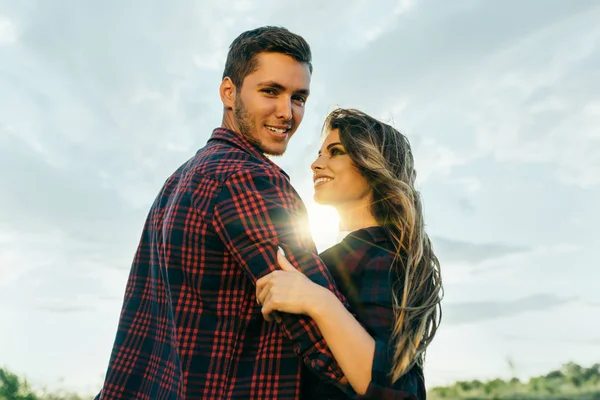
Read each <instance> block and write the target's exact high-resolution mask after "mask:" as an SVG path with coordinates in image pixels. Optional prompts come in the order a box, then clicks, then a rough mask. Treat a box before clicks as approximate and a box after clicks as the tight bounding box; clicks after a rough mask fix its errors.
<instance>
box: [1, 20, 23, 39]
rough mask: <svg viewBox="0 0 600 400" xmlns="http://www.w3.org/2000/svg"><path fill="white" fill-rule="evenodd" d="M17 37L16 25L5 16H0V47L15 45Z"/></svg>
mask: <svg viewBox="0 0 600 400" xmlns="http://www.w3.org/2000/svg"><path fill="white" fill-rule="evenodd" d="M18 36H19V33H18V29H17V26H16V24H15V23H14V22H13V21H12V20H11V19H10V18H8V17H7V16H6V15H2V14H0V46H8V45H11V44H14V43H16V42H17V39H18Z"/></svg>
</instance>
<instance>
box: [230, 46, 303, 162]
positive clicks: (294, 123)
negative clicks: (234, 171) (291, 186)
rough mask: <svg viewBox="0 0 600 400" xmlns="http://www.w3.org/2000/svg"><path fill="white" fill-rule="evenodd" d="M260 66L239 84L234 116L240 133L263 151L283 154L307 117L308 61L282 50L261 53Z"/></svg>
mask: <svg viewBox="0 0 600 400" xmlns="http://www.w3.org/2000/svg"><path fill="white" fill-rule="evenodd" d="M257 61H258V69H257V70H256V71H254V72H252V73H251V74H249V75H247V76H246V77H245V78H244V82H243V84H242V87H241V88H237V91H236V96H235V105H234V109H233V117H234V121H235V124H236V125H237V128H238V129H239V131H240V133H241V134H242V135H243V136H244V137H245V138H246V139H247V140H248V141H249V142H250V143H252V144H253V145H254V146H256V147H257V148H258V149H259V150H260V151H261V152H263V153H265V154H269V155H274V156H279V155H282V154H283V153H284V152H285V150H286V148H287V144H288V141H289V140H290V138H291V137H292V135H293V134H294V132H296V129H298V126H299V125H300V122H302V118H303V117H304V106H305V103H306V100H307V98H308V95H309V89H310V70H309V68H308V65H306V64H305V63H300V62H298V61H296V60H294V59H293V58H292V57H290V56H287V55H284V54H280V53H260V54H258V56H257Z"/></svg>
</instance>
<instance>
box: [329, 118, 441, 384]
mask: <svg viewBox="0 0 600 400" xmlns="http://www.w3.org/2000/svg"><path fill="white" fill-rule="evenodd" d="M323 128H324V130H325V132H328V131H331V130H333V129H338V130H339V135H340V141H341V143H342V145H343V146H344V147H345V149H346V152H347V153H348V155H349V156H350V158H351V160H352V162H353V164H354V165H355V166H356V167H357V168H358V170H359V171H360V172H361V173H362V174H363V176H364V177H365V178H366V179H367V181H368V182H369V185H370V186H371V189H372V196H373V198H372V200H373V201H372V206H371V212H372V213H373V216H374V217H375V218H376V220H377V222H378V223H379V224H380V225H381V226H382V227H383V228H384V229H385V230H386V232H387V234H388V235H389V237H390V238H391V240H392V242H393V244H394V247H395V250H396V254H395V259H394V261H395V262H394V263H393V264H392V266H391V271H390V273H392V276H393V277H395V279H394V286H393V290H392V293H393V304H394V313H395V323H394V327H393V331H392V340H394V341H395V350H394V358H393V363H392V365H393V366H392V370H391V371H390V374H391V377H392V381H394V382H395V381H396V380H397V379H398V378H400V377H401V376H402V375H404V374H405V373H406V372H408V371H409V370H410V369H411V368H412V367H413V365H415V364H417V365H419V366H420V367H421V368H423V364H424V361H425V350H426V349H427V346H428V345H429V343H430V342H431V340H432V339H433V337H434V335H435V333H436V331H437V328H438V326H439V324H440V321H441V315H442V314H441V299H442V282H441V274H440V263H439V261H438V259H437V257H436V256H435V254H434V252H433V249H432V246H431V242H430V240H429V237H428V236H427V234H426V232H425V224H424V222H423V211H422V206H421V198H420V194H419V192H418V191H417V190H416V189H415V178H416V172H415V169H414V160H413V155H412V151H411V147H410V143H409V141H408V139H407V138H406V137H405V136H404V135H403V134H401V133H400V132H398V131H397V130H396V129H394V128H392V127H391V126H390V125H387V124H385V123H383V122H381V121H378V120H377V119H375V118H373V117H371V116H369V115H367V114H365V113H363V112H361V111H358V110H354V109H336V110H334V111H333V112H331V113H330V114H329V115H328V117H327V118H326V120H325V123H324V126H323Z"/></svg>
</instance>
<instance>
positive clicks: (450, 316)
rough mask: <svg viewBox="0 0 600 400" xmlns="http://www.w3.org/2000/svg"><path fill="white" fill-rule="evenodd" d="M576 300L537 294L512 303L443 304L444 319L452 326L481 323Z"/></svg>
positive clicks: (546, 308)
mask: <svg viewBox="0 0 600 400" xmlns="http://www.w3.org/2000/svg"><path fill="white" fill-rule="evenodd" d="M574 300H576V298H574V297H560V296H557V295H554V294H548V293H543V294H535V295H530V296H526V297H522V298H519V299H516V300H512V301H479V302H464V303H450V304H442V307H443V319H444V322H445V323H448V324H451V325H458V324H467V323H474V322H481V321H485V320H488V319H496V318H502V317H508V316H513V315H516V314H521V313H525V312H529V311H541V310H548V309H552V308H555V307H557V306H560V305H562V304H565V303H568V302H571V301H574Z"/></svg>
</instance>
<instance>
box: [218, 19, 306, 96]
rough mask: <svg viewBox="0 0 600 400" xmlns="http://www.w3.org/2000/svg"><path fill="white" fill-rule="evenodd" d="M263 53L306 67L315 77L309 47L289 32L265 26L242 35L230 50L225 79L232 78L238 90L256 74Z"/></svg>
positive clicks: (301, 39) (280, 28)
mask: <svg viewBox="0 0 600 400" xmlns="http://www.w3.org/2000/svg"><path fill="white" fill-rule="evenodd" d="M260 53H281V54H285V55H288V56H290V57H292V58H293V59H295V60H296V61H298V62H301V63H306V64H307V65H308V68H309V71H310V73H311V74H312V64H311V61H312V55H311V52H310V46H309V45H308V43H307V42H306V40H304V38H302V37H301V36H299V35H297V34H295V33H292V32H290V31H289V30H287V29H286V28H282V27H276V26H264V27H261V28H256V29H252V30H249V31H246V32H243V33H241V34H240V35H239V36H238V37H237V38H235V40H234V41H233V42H232V43H231V45H230V46H229V53H228V54H227V61H226V62H225V70H224V71H223V78H222V79H225V78H226V77H229V78H230V79H231V80H232V81H233V84H234V85H235V86H236V87H237V88H238V89H239V88H240V87H241V86H242V82H244V78H245V77H246V76H247V75H249V74H251V73H252V72H254V71H256V69H257V68H258V60H257V59H256V56H257V55H258V54H260Z"/></svg>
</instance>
